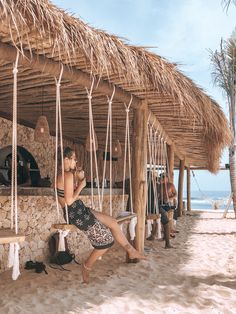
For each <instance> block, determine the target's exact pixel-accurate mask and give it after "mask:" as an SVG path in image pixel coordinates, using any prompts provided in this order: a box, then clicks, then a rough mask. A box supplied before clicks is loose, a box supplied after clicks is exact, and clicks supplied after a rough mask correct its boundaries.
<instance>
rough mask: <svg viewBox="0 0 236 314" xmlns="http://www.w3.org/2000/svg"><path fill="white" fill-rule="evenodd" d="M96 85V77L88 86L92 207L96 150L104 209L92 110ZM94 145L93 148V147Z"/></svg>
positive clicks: (97, 176)
mask: <svg viewBox="0 0 236 314" xmlns="http://www.w3.org/2000/svg"><path fill="white" fill-rule="evenodd" d="M93 86H94V78H93V80H92V84H91V87H90V90H88V89H87V88H86V91H87V95H88V96H87V97H88V100H89V139H90V173H91V203H92V208H94V200H93V199H94V193H93V160H92V155H93V151H94V161H95V170H96V178H97V184H98V186H97V189H98V203H99V210H100V212H101V211H102V202H101V194H100V185H99V174H98V162H97V153H96V143H95V131H94V123H93V110H92V92H93ZM92 146H93V149H92Z"/></svg>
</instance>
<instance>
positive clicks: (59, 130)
mask: <svg viewBox="0 0 236 314" xmlns="http://www.w3.org/2000/svg"><path fill="white" fill-rule="evenodd" d="M62 74H63V65H62V67H61V72H60V75H59V78H58V79H57V78H56V77H55V82H56V143H55V148H56V152H55V196H56V206H57V218H58V219H59V202H58V195H57V189H56V181H57V173H58V162H57V160H58V136H59V138H60V149H61V151H60V153H61V172H62V182H63V186H64V183H65V177H64V176H65V172H64V171H65V169H64V156H63V150H64V149H63V130H62V115H61V93H60V89H61V79H62ZM64 189H65V187H64ZM65 211H66V223H67V224H69V216H68V207H67V204H66V203H65Z"/></svg>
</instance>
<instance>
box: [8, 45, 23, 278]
mask: <svg viewBox="0 0 236 314" xmlns="http://www.w3.org/2000/svg"><path fill="white" fill-rule="evenodd" d="M18 62H19V51H18V50H17V55H16V61H15V64H14V68H13V119H12V165H11V166H12V168H11V171H12V173H11V229H13V227H14V223H15V233H16V234H18V199H17V73H18ZM14 218H15V220H14ZM19 249H20V246H19V244H18V243H17V242H15V243H10V248H9V256H8V267H13V271H12V279H13V280H16V279H17V278H18V276H19V275H20V266H19Z"/></svg>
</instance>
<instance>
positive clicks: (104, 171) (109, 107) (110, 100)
mask: <svg viewBox="0 0 236 314" xmlns="http://www.w3.org/2000/svg"><path fill="white" fill-rule="evenodd" d="M114 95H115V86H114V88H113V93H112V95H111V98H109V97H107V100H108V114H107V132H106V145H105V158H104V163H103V176H102V195H101V197H102V204H103V198H104V187H105V174H106V159H107V149H108V137H109V131H110V145H109V146H110V148H109V149H110V171H109V172H110V193H109V194H110V216H112V101H113V98H114Z"/></svg>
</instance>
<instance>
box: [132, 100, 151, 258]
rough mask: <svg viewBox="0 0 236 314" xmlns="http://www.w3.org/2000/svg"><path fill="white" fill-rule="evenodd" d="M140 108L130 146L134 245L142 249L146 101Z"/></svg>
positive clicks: (137, 111)
mask: <svg viewBox="0 0 236 314" xmlns="http://www.w3.org/2000/svg"><path fill="white" fill-rule="evenodd" d="M142 103H143V104H146V106H145V107H144V106H142V109H135V110H134V117H133V147H132V193H133V194H132V195H133V206H134V211H135V212H136V213H137V218H138V223H137V227H136V238H135V247H136V249H137V250H139V251H140V252H143V251H144V236H145V211H146V202H147V182H146V171H147V117H148V110H147V103H146V102H145V101H142Z"/></svg>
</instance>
